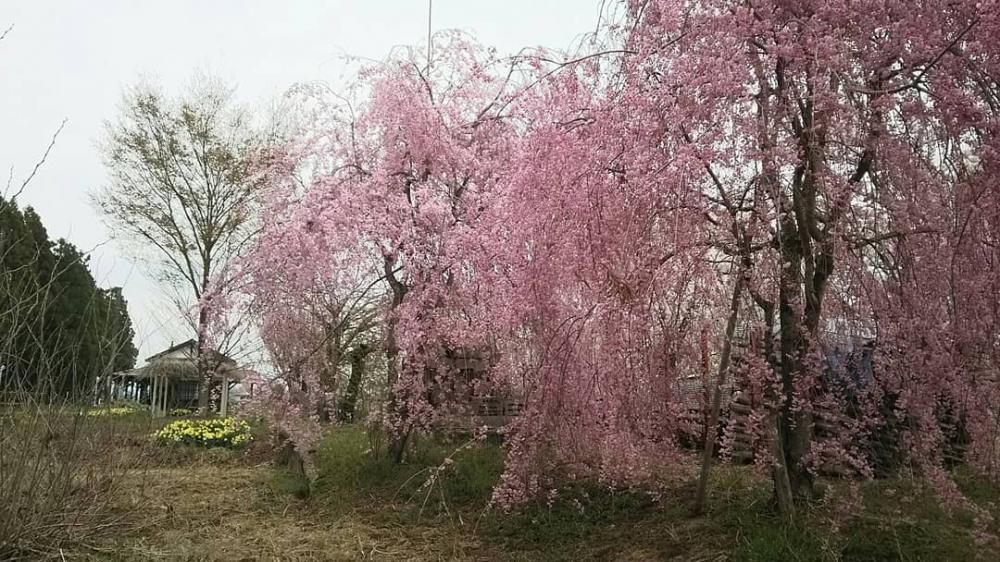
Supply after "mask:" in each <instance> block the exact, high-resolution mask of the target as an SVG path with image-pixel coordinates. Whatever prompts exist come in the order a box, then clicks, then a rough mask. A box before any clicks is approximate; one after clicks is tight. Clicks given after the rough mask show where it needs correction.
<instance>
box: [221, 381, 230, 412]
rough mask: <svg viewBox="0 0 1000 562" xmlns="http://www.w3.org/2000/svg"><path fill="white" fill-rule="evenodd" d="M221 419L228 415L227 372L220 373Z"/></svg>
mask: <svg viewBox="0 0 1000 562" xmlns="http://www.w3.org/2000/svg"><path fill="white" fill-rule="evenodd" d="M220 413H221V414H222V417H226V416H228V415H229V372H227V371H223V372H222V407H221V411H220Z"/></svg>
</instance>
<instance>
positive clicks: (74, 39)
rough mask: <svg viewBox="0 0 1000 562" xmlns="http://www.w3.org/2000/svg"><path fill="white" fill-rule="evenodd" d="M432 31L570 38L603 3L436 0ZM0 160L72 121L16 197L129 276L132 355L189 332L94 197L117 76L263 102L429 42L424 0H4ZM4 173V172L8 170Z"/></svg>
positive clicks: (32, 151)
mask: <svg viewBox="0 0 1000 562" xmlns="http://www.w3.org/2000/svg"><path fill="white" fill-rule="evenodd" d="M433 2H434V8H433V20H434V21H433V28H434V29H435V30H440V29H456V28H457V29H462V30H465V31H469V32H471V33H473V34H474V35H475V36H476V37H477V38H478V39H479V40H480V41H481V42H482V43H483V44H485V45H492V46H495V47H497V48H498V49H499V51H500V52H501V53H513V52H516V51H517V50H519V49H520V48H521V47H525V46H537V45H544V46H546V47H551V48H558V49H564V48H570V47H571V46H572V45H573V44H574V42H575V41H576V40H578V39H579V37H580V35H581V34H583V33H587V32H592V31H593V30H594V28H595V26H596V23H597V16H598V9H599V5H600V1H599V0H505V1H504V2H496V1H487V0H433ZM11 24H13V26H14V28H13V29H12V30H11V32H10V33H9V34H8V35H7V38H6V39H4V40H3V41H2V42H0V76H2V77H3V81H2V86H0V170H2V172H3V173H4V174H5V175H6V173H7V171H8V169H9V168H11V167H13V170H14V178H15V184H19V183H20V181H18V180H21V179H23V178H24V177H26V176H27V175H28V173H30V171H31V168H32V167H33V166H34V164H35V162H36V161H37V160H38V158H39V157H40V156H41V154H42V153H43V152H44V150H45V147H46V146H48V143H49V140H50V138H51V136H52V133H53V132H54V131H55V129H56V128H57V127H58V126H59V123H60V122H61V121H62V120H63V119H64V118H65V119H67V123H66V127H65V129H64V130H63V132H62V134H61V135H60V137H59V139H58V141H57V144H56V146H55V147H54V148H53V150H52V153H51V154H50V156H49V159H48V161H47V163H46V164H45V166H44V167H43V168H42V169H41V170H40V171H39V173H38V175H37V176H36V177H35V179H34V181H33V182H32V184H31V185H30V186H29V188H28V190H27V191H26V192H25V193H24V194H23V195H22V196H21V197H20V198H19V201H20V203H21V204H22V205H31V206H33V207H35V209H37V210H38V212H39V214H40V215H41V216H42V220H43V221H44V223H45V226H46V227H47V228H48V231H49V236H50V237H51V238H52V239H55V238H58V237H65V238H67V239H68V240H70V241H71V242H73V243H74V244H76V245H77V246H78V247H79V248H81V249H82V250H84V251H87V250H93V252H92V258H91V269H92V270H93V271H94V274H95V277H96V278H97V280H98V283H99V284H101V285H103V286H116V285H117V286H122V287H124V292H125V297H126V298H127V299H128V302H129V310H130V312H131V315H132V321H133V324H134V326H135V330H136V345H137V346H138V347H139V357H140V361H141V359H142V358H145V357H146V356H148V355H151V354H152V353H155V352H156V351H158V350H159V349H162V348H163V347H165V346H166V345H168V344H169V343H170V342H171V341H180V340H182V339H186V338H188V337H190V336H189V334H187V333H186V332H185V331H184V329H183V327H182V324H180V323H179V322H178V321H177V320H176V318H175V316H176V314H175V313H174V311H173V309H172V307H171V305H170V304H169V303H168V301H167V300H166V298H165V297H164V293H163V291H162V290H161V288H160V287H159V286H158V285H157V284H156V283H155V282H153V281H151V280H150V279H149V278H147V277H146V275H145V274H144V271H145V267H144V265H143V264H142V263H135V262H133V261H132V260H130V259H129V258H128V257H127V253H126V252H124V251H123V248H122V247H121V246H119V245H118V244H116V243H114V242H113V241H110V240H109V236H108V233H107V231H106V230H105V228H104V227H103V225H102V224H101V223H100V221H99V220H98V218H97V215H96V214H95V212H94V210H93V209H92V208H91V206H90V204H89V202H88V195H87V194H88V193H89V192H90V191H92V190H94V189H96V188H98V187H100V186H102V185H104V183H105V177H106V176H105V173H104V170H103V167H102V165H101V161H100V158H99V156H98V153H97V150H96V148H95V143H96V141H97V139H98V137H99V136H100V134H101V127H102V125H101V124H102V122H103V121H104V120H106V119H112V118H114V116H115V112H116V108H117V104H118V101H119V99H120V96H121V92H122V89H123V87H125V86H126V85H128V84H131V83H134V82H136V80H137V79H138V78H140V77H142V76H145V77H150V78H152V79H153V80H154V81H155V82H157V83H159V84H160V85H162V86H163V88H164V89H165V90H166V91H168V92H171V93H173V92H177V91H179V90H181V89H182V88H183V87H184V86H185V85H186V84H187V83H188V82H189V81H190V79H191V77H192V75H193V74H194V72H195V71H196V70H202V71H206V72H208V73H210V74H214V75H217V76H219V77H221V78H223V79H224V80H226V81H228V82H230V83H232V84H233V85H235V86H236V88H237V97H238V99H239V101H240V102H241V103H244V104H247V105H249V106H251V107H255V106H256V107H263V106H266V105H267V104H268V102H269V101H270V100H271V99H273V98H274V97H276V96H278V95H280V94H281V93H283V92H284V91H285V90H286V89H287V88H288V87H289V86H291V85H292V84H294V83H296V82H302V81H314V80H324V81H327V82H329V83H331V84H332V85H333V86H334V87H336V85H337V83H338V79H339V78H340V77H341V76H342V70H343V66H342V63H341V56H342V55H345V54H348V55H356V56H362V57H367V58H373V59H380V58H383V57H384V56H385V54H386V53H388V52H389V50H390V49H391V48H392V47H393V46H396V45H402V44H415V43H421V42H424V41H425V40H426V39H425V38H426V34H427V0H287V1H281V0H269V1H263V0H256V1H249V0H246V1H239V0H157V1H155V2H154V1H151V0H146V1H139V0H58V1H57V0H0V30H2V29H6V28H7V26H8V25H11ZM5 179H6V178H4V180H5Z"/></svg>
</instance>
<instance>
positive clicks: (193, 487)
mask: <svg viewBox="0 0 1000 562" xmlns="http://www.w3.org/2000/svg"><path fill="white" fill-rule="evenodd" d="M272 470H273V469H272V468H270V467H269V466H258V467H229V466H212V465H207V466H194V467H180V468H156V469H149V470H146V471H143V472H141V473H137V474H133V475H130V480H131V481H130V482H126V483H125V485H124V486H123V489H122V493H121V500H120V501H121V502H122V503H121V505H120V507H121V508H122V509H123V510H125V509H126V508H131V509H132V514H131V518H132V520H131V524H130V525H128V526H127V527H126V529H127V530H126V532H125V533H124V534H122V535H120V536H119V537H118V538H116V539H115V540H114V541H113V542H111V543H109V544H102V545H98V546H97V547H96V548H97V550H96V551H95V552H93V553H92V556H89V557H88V558H91V559H94V560H121V561H126V560H127V561H132V560H135V561H139V560H183V561H251V560H253V561H256V560H282V561H312V560H324V561H326V560H331V561H336V560H483V561H485V560H495V559H496V556H494V555H490V554H489V553H485V552H482V546H481V545H480V544H479V543H478V541H476V540H474V539H473V538H472V535H471V534H469V533H451V532H449V530H448V529H441V528H440V527H435V526H426V527H421V526H413V525H412V524H408V525H406V526H405V527H404V526H403V525H400V526H386V525H385V523H384V521H380V522H379V525H378V526H375V525H371V524H366V523H365V521H364V517H363V514H360V513H358V512H356V511H349V512H347V513H346V514H343V515H340V516H333V517H331V516H330V514H329V513H324V512H321V511H319V510H317V508H315V507H313V506H310V505H309V504H308V503H306V502H303V501H301V500H298V499H295V498H294V497H293V496H290V495H288V494H287V493H283V492H280V491H277V490H275V489H274V488H273V486H272V483H271V481H272V477H273V474H272ZM495 554H497V553H495Z"/></svg>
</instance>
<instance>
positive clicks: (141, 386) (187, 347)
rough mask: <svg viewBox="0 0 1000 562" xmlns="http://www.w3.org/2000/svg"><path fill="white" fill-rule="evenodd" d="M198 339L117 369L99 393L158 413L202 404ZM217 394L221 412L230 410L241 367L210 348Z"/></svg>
mask: <svg viewBox="0 0 1000 562" xmlns="http://www.w3.org/2000/svg"><path fill="white" fill-rule="evenodd" d="M196 357H197V343H196V342H195V341H194V340H188V341H185V342H182V343H179V344H177V345H171V346H170V347H169V348H167V349H165V350H163V351H161V352H159V353H156V354H155V355H151V356H150V357H147V358H146V364H145V365H144V366H142V367H139V368H136V369H132V370H130V371H123V372H118V373H114V374H113V375H111V377H109V379H108V380H99V381H98V383H97V384H98V388H102V389H103V392H98V396H99V397H100V398H101V399H103V400H107V401H113V400H132V401H135V402H139V403H140V404H147V405H148V406H149V408H150V412H151V413H152V414H153V416H154V417H160V416H165V415H168V413H170V412H171V411H175V410H179V409H191V410H193V409H196V408H197V407H198V387H199V376H198V366H197V362H196ZM209 365H210V366H212V367H213V368H214V372H213V374H212V389H211V392H212V393H213V395H216V394H217V395H218V397H219V400H218V404H217V407H218V412H219V413H220V414H221V415H223V416H225V415H227V414H228V413H229V402H230V392H231V391H232V389H233V387H234V386H235V385H236V384H237V383H239V381H240V379H241V378H242V377H241V370H240V369H239V368H238V366H237V364H236V361H234V360H233V359H231V358H229V357H227V356H225V355H223V354H221V353H218V352H216V351H212V352H210V359H209Z"/></svg>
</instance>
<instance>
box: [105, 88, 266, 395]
mask: <svg viewBox="0 0 1000 562" xmlns="http://www.w3.org/2000/svg"><path fill="white" fill-rule="evenodd" d="M232 93H233V92H232V89H231V88H229V87H227V86H226V85H224V84H222V83H220V82H219V81H217V80H214V79H210V78H205V77H197V78H196V79H195V80H194V81H193V82H192V85H191V86H190V87H189V88H188V89H187V90H186V91H185V92H184V93H183V94H182V95H181V96H179V97H177V98H170V97H167V96H166V95H165V94H164V93H163V92H162V91H161V90H160V89H158V88H156V87H154V86H151V85H148V84H140V85H137V86H134V87H132V88H130V89H128V90H127V91H126V92H125V94H124V96H123V100H122V103H121V108H120V114H119V115H118V118H117V120H115V121H112V122H106V123H105V132H104V136H103V139H102V143H101V151H102V153H103V157H104V164H105V166H106V168H107V170H108V174H109V177H110V182H109V184H108V185H107V186H105V187H104V188H103V189H101V190H100V191H99V192H98V193H97V194H95V196H94V201H95V204H96V205H97V207H98V209H99V210H100V211H101V213H102V214H103V215H104V218H105V220H106V222H107V223H108V225H109V226H110V227H111V228H112V230H113V231H114V232H115V233H116V234H117V235H119V236H120V237H121V238H124V239H126V240H129V241H135V242H138V243H139V245H138V246H137V247H136V248H135V249H136V250H138V251H137V252H136V253H137V257H140V258H144V259H146V260H147V261H148V262H149V263H151V264H152V265H154V266H155V268H156V273H157V274H158V276H159V278H160V279H161V280H162V281H164V282H166V283H168V284H169V285H170V287H171V288H173V289H174V290H175V291H176V295H177V298H178V302H179V303H182V304H184V305H185V306H186V308H187V309H189V310H191V307H190V305H191V302H192V300H193V301H194V302H196V303H197V306H196V308H194V310H195V313H194V314H192V315H190V320H191V325H192V328H193V329H194V331H195V332H196V334H197V336H196V338H197V342H198V354H197V355H198V356H197V364H198V371H199V378H200V381H201V382H200V385H199V397H198V404H199V409H200V410H201V411H202V412H203V413H204V412H206V411H207V409H208V406H209V392H210V389H211V386H212V385H211V382H212V373H213V372H214V370H215V368H216V367H217V365H216V366H213V365H212V362H213V361H217V360H218V358H219V355H218V354H217V353H209V351H210V350H209V349H207V348H208V343H207V341H206V334H207V330H208V327H209V320H210V316H209V310H210V303H208V302H207V301H208V300H210V299H211V298H212V295H214V294H219V293H221V292H224V291H225V287H210V284H211V283H213V282H215V280H216V278H217V277H221V276H217V274H218V273H219V272H220V271H221V270H222V268H223V267H224V266H225V264H226V263H227V262H229V261H230V260H232V259H233V258H235V257H236V256H238V255H239V254H240V253H241V252H242V250H243V249H244V248H245V247H246V246H247V245H248V243H249V241H250V240H251V239H252V238H253V235H254V233H255V230H256V228H257V227H256V210H257V209H258V208H259V194H260V190H261V186H262V185H263V183H262V181H260V179H259V178H258V177H257V175H256V174H255V173H254V166H253V155H254V153H255V151H256V150H257V148H258V147H259V146H261V142H262V139H261V135H260V134H258V132H257V131H256V129H255V127H254V125H253V122H252V119H251V116H250V115H249V114H248V113H247V112H246V111H244V110H241V109H239V108H238V107H236V105H235V104H234V101H233V95H232ZM218 351H220V352H223V353H225V352H226V351H227V350H225V349H219V350H218Z"/></svg>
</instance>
